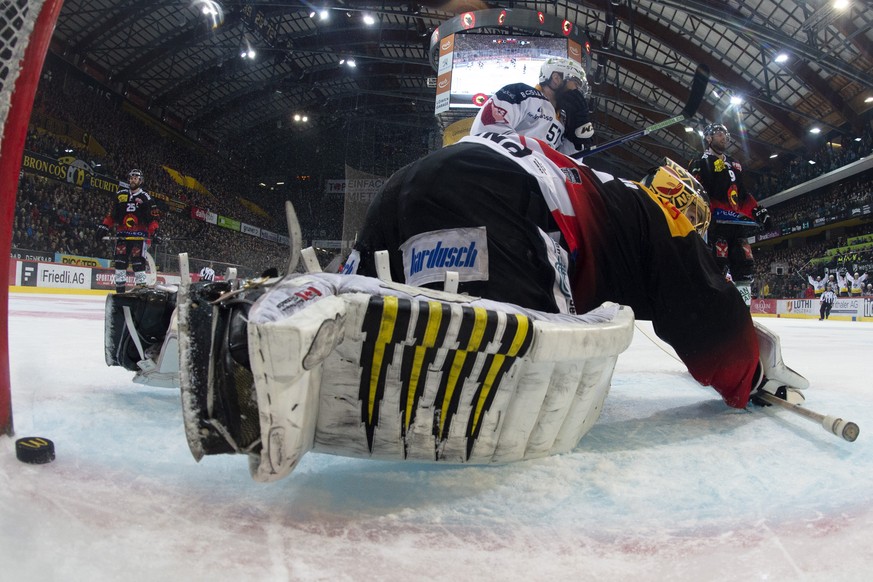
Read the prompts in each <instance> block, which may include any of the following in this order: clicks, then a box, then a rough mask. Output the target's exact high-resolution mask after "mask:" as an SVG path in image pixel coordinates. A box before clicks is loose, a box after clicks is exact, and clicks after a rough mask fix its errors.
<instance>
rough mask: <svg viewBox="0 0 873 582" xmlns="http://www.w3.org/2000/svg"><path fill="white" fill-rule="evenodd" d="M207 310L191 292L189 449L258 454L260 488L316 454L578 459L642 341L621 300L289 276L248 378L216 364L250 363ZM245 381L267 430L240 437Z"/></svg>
mask: <svg viewBox="0 0 873 582" xmlns="http://www.w3.org/2000/svg"><path fill="white" fill-rule="evenodd" d="M251 299H252V298H251V297H247V298H246V301H250V300H251ZM195 303H196V304H198V305H199V307H194V304H195ZM202 303H203V301H202V299H198V298H197V295H196V287H195V292H194V293H192V297H191V298H190V299H189V300H188V301H186V302H184V304H185V305H189V306H190V307H188V308H186V307H184V306H183V307H182V308H181V311H182V312H183V313H184V312H185V311H186V309H188V311H189V314H190V316H189V317H188V318H187V322H188V324H187V326H182V325H181V324H180V333H181V334H182V336H183V339H182V342H183V346H187V348H185V347H183V350H182V353H183V362H182V374H181V377H182V389H183V399H185V402H186V413H185V422H186V432H187V433H188V435H189V444H192V452H194V454H195V457H198V458H199V456H198V454H200V455H202V454H213V453H218V452H245V453H248V454H249V455H250V457H249V458H250V460H251V462H250V470H251V473H252V476H253V478H254V479H255V480H258V481H273V480H276V479H279V478H281V477H283V476H285V475H288V474H289V473H290V472H291V471H292V470H293V469H294V467H295V466H296V465H297V463H298V462H299V461H300V459H301V457H302V456H303V455H304V454H305V453H306V452H307V451H309V450H313V451H316V452H322V453H329V454H336V455H343V456H351V457H361V458H375V459H394V460H404V459H410V460H416V461H438V462H449V463H502V462H510V461H518V460H522V459H530V458H536V457H542V456H546V455H550V454H556V453H561V452H566V451H569V450H571V449H572V448H574V447H575V446H576V444H577V443H578V441H579V439H581V438H582V436H583V435H584V434H585V433H586V432H588V430H589V429H590V428H591V426H592V425H593V424H594V422H595V421H596V420H597V418H598V417H599V416H600V411H601V409H602V405H603V401H604V399H605V398H606V395H607V393H608V390H609V385H610V381H611V378H612V372H613V368H614V365H615V361H616V359H617V357H618V354H619V353H621V352H622V351H624V350H625V349H626V348H627V347H628V345H629V344H630V341H631V337H632V334H633V313H632V312H631V310H630V309H628V308H626V307H620V306H618V305H616V304H604V306H602V307H601V308H599V309H597V310H594V311H592V312H590V313H588V314H585V315H583V316H570V315H559V314H544V313H539V312H534V311H530V310H525V309H522V308H519V307H517V306H514V305H509V304H503V303H497V302H493V301H487V300H480V299H472V298H470V297H467V296H462V295H455V294H448V293H442V292H438V291H432V290H428V289H421V288H417V287H408V286H404V285H397V284H388V283H383V282H380V281H378V280H376V279H371V278H367V277H360V276H350V275H333V274H322V273H319V274H310V275H304V276H293V277H287V278H285V279H283V280H282V281H280V282H278V283H276V284H275V285H272V286H271V287H270V288H269V289H268V290H267V292H266V293H264V294H263V295H262V296H260V297H258V298H256V300H255V301H254V303H253V305H252V306H251V309H250V310H249V312H248V322H247V339H248V349H247V354H248V358H249V361H248V368H249V369H250V371H251V372H250V373H251V376H250V377H249V376H246V378H247V380H246V381H244V382H240V381H239V377H240V376H241V373H240V372H239V370H238V369H237V368H235V367H234V366H229V367H228V366H224V367H222V366H221V365H220V363H221V362H227V361H228V360H229V359H230V360H233V361H234V364H235V365H238V366H241V367H243V368H245V367H246V366H245V363H244V358H243V357H242V356H241V354H240V350H239V346H238V345H236V346H232V345H231V343H230V342H229V341H228V339H229V338H235V340H234V341H237V343H238V340H239V337H240V336H239V334H238V333H236V332H231V333H228V331H227V330H230V329H231V328H232V327H233V321H234V316H233V315H230V316H227V317H223V316H220V315H218V314H219V313H220V311H221V309H222V307H221V306H218V307H216V308H215V309H217V311H214V312H212V313H213V315H212V318H213V320H212V321H210V320H209V318H208V317H202V318H200V319H199V320H198V319H197V318H196V317H194V315H195V314H196V313H197V312H198V310H201V309H203V307H202ZM243 319H244V318H243V317H242V316H240V317H238V318H236V321H238V322H239V321H242V320H243ZM225 320H227V321H229V322H230V326H229V327H228V326H225V325H224V324H223V323H222V321H225ZM207 328H208V329H207ZM182 330H184V331H182ZM237 331H238V330H237ZM186 352H187V353H188V356H186V355H185V354H186ZM234 352H236V356H234V355H233V353H234ZM207 354H208V356H207ZM189 356H190V357H189ZM186 360H187V361H186ZM207 369H208V370H207ZM222 374H224V375H223V376H222ZM229 376H233V379H232V380H231V379H230V378H229ZM251 381H253V383H254V391H253V395H254V398H255V399H256V411H257V418H258V420H259V428H260V431H259V435H258V437H257V438H255V437H250V438H248V439H241V437H240V436H239V435H240V434H241V433H240V431H239V429H238V428H235V427H237V426H238V425H239V426H241V425H242V424H245V422H247V421H248V420H250V416H249V412H245V413H243V416H245V418H244V419H240V418H238V415H239V414H241V413H242V412H243V410H242V409H243V408H244V406H242V404H241V403H243V402H246V401H248V399H249V397H250V396H251V395H252V392H251V391H250V390H249V386H250V384H248V382H251ZM234 390H236V391H237V392H238V393H237V394H236V395H234V394H233V391H234ZM186 394H187V396H184V395H186ZM237 409H238V410H237ZM205 411H206V412H208V413H209V414H204V412H205ZM218 425H220V428H219V427H218ZM218 436H220V437H221V438H224V439H225V441H226V444H221V443H220V442H219V438H218ZM228 436H229V437H230V438H229V439H228V438H227V437H228Z"/></svg>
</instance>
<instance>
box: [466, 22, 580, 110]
mask: <svg viewBox="0 0 873 582" xmlns="http://www.w3.org/2000/svg"><path fill="white" fill-rule="evenodd" d="M566 56H567V39H566V38H557V37H540V36H506V35H489V34H457V35H455V47H454V54H453V55H452V85H451V89H450V95H449V99H450V101H449V108H450V109H460V108H477V107H481V106H482V105H483V104H484V103H485V101H487V100H488V97H490V96H491V95H492V94H494V92H495V91H497V90H498V89H500V88H501V87H503V86H504V85H508V84H510V83H525V84H527V85H530V86H531V87H535V86H536V85H537V84H539V80H540V65H542V64H543V62H544V61H545V60H546V59H547V58H549V57H566Z"/></svg>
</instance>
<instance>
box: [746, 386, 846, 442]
mask: <svg viewBox="0 0 873 582" xmlns="http://www.w3.org/2000/svg"><path fill="white" fill-rule="evenodd" d="M755 397H756V398H760V399H761V400H763V401H764V402H767V403H768V404H775V405H777V406H781V407H782V408H784V409H786V410H790V411H791V412H793V413H795V414H798V415H800V416H802V417H803V418H806V419H808V420H811V421H813V422H816V423H819V424H820V425H821V427H822V428H823V429H825V430H826V431H827V432H829V433H831V434H835V435H837V436H838V437H840V438H841V439H843V440H845V441H849V442H850V443H851V442H855V439H856V438H858V433H860V432H861V429H859V428H858V425H857V424H855V423H854V422H849V421H847V420H843V419H842V418H837V417H835V416H830V415H824V414H819V413H818V412H813V411H812V410H808V409H806V408H803V407H801V406H800V405H799V404H790V403H789V402H788V401H786V400H783V399H782V398H779V397H778V396H774V395H773V394H769V393H767V392H764V391H763V390H759V391H758V393H756V394H755Z"/></svg>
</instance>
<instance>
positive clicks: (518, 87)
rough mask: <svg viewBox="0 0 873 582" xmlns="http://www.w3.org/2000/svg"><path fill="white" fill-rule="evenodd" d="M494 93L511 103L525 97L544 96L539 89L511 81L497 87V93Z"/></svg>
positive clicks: (537, 97)
mask: <svg viewBox="0 0 873 582" xmlns="http://www.w3.org/2000/svg"><path fill="white" fill-rule="evenodd" d="M494 95H495V97H497V98H498V99H500V100H501V101H506V102H507V103H513V104H518V103H521V102H522V101H524V100H525V99H531V98H533V99H545V98H546V96H545V95H543V94H542V92H541V91H540V90H539V89H536V88H534V87H531V86H530V85H526V84H524V83H512V84H510V85H505V86H503V87H501V88H500V89H498V90H497V93H495V94H494Z"/></svg>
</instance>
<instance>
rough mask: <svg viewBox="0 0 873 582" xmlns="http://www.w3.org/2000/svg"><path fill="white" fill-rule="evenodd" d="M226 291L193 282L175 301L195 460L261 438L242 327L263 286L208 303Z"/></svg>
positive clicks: (246, 448) (243, 449) (244, 448)
mask: <svg viewBox="0 0 873 582" xmlns="http://www.w3.org/2000/svg"><path fill="white" fill-rule="evenodd" d="M229 290H230V284H229V283H226V282H215V283H211V282H210V283H196V284H194V285H192V286H191V287H190V288H189V289H188V292H187V295H186V297H185V298H184V299H183V300H182V301H181V302H180V309H179V342H180V348H181V349H180V355H181V362H180V381H181V388H182V406H183V409H184V421H185V433H186V436H187V438H188V446H189V448H190V449H191V453H192V454H193V455H194V458H195V459H197V460H200V458H202V457H203V455H215V454H222V453H248V452H250V451H251V450H254V449H256V448H257V447H258V444H259V441H260V429H259V426H258V414H257V405H256V403H255V400H254V394H253V384H252V375H251V371H250V370H249V367H248V354H247V353H246V352H247V350H248V344H247V341H246V337H245V329H246V318H247V315H248V310H249V308H250V307H251V302H252V300H253V297H257V296H258V295H260V294H261V293H263V290H258V289H255V290H252V291H247V292H245V293H243V294H239V295H236V296H234V297H233V298H232V299H230V300H228V301H226V302H222V303H220V304H217V305H212V304H211V302H212V301H215V300H216V299H218V297H220V296H221V295H222V294H223V293H225V292H227V291H229Z"/></svg>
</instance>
